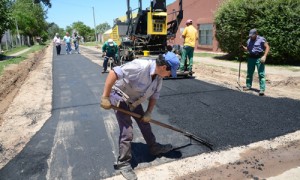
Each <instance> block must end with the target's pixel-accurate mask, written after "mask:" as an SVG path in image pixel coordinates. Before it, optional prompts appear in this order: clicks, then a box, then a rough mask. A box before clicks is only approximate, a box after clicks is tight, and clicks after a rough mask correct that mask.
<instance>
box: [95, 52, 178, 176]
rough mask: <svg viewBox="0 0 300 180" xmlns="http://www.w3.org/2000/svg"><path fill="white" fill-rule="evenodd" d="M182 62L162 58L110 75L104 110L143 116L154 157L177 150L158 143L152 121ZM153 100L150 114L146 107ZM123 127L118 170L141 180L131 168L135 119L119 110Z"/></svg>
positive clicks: (126, 66)
mask: <svg viewBox="0 0 300 180" xmlns="http://www.w3.org/2000/svg"><path fill="white" fill-rule="evenodd" d="M179 63H180V62H179V61H178V59H177V58H173V56H168V55H167V54H166V55H159V57H158V58H157V59H156V60H145V59H143V60H141V59H136V60H133V61H131V62H129V63H126V64H124V65H122V66H116V67H114V68H113V71H110V72H109V74H108V76H107V79H106V82H105V86H104V90H103V94H102V97H101V107H102V108H104V109H110V108H111V107H112V105H113V106H118V107H119V108H122V109H123V110H126V111H131V112H134V113H136V114H141V115H142V116H141V118H140V119H138V118H136V117H134V119H135V121H136V122H137V124H138V126H139V128H140V130H141V132H142V134H143V137H144V139H145V141H146V143H147V145H148V147H149V151H150V153H151V154H152V155H159V154H162V153H167V152H169V151H170V150H172V149H173V147H172V145H171V144H166V145H162V144H159V143H157V142H156V139H155V136H154V134H153V133H152V130H151V126H150V123H149V122H150V121H151V112H152V110H153V108H154V106H155V104H156V101H157V99H158V98H159V94H160V90H161V88H162V81H163V78H164V77H169V76H170V75H172V76H173V77H176V70H177V68H178V67H179ZM147 99H149V102H148V107H147V109H146V111H144V110H143V107H142V105H141V104H142V103H143V102H144V101H146V100H147ZM115 115H116V119H117V121H118V124H119V129H120V136H119V156H118V159H117V162H116V164H115V169H116V170H117V171H120V172H121V174H122V175H123V176H124V177H125V178H126V179H137V177H136V175H135V173H134V171H133V169H132V167H131V165H130V160H131V157H132V155H131V141H132V140H133V131H132V129H133V127H132V120H131V116H130V115H128V114H126V113H123V112H121V111H117V110H115Z"/></svg>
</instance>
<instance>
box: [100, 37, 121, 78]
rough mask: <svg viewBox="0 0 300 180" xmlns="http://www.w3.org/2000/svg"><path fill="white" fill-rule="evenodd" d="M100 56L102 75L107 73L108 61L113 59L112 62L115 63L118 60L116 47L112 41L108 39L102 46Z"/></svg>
mask: <svg viewBox="0 0 300 180" xmlns="http://www.w3.org/2000/svg"><path fill="white" fill-rule="evenodd" d="M102 56H103V57H104V61H103V71H102V73H105V72H107V62H108V59H109V58H110V57H112V58H113V59H114V62H116V60H117V59H118V45H117V44H116V43H115V42H114V41H113V40H112V39H108V40H107V41H106V42H105V43H104V44H103V46H102Z"/></svg>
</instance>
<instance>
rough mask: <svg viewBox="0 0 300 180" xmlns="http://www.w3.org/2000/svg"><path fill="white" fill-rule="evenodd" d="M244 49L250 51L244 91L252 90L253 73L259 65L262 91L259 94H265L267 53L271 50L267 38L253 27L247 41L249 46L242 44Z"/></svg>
mask: <svg viewBox="0 0 300 180" xmlns="http://www.w3.org/2000/svg"><path fill="white" fill-rule="evenodd" d="M242 48H243V49H244V51H248V52H249V56H248V59H247V61H248V63H247V78H246V87H244V88H243V89H244V91H248V90H251V87H252V80H253V73H254V71H255V66H256V67H257V71H258V77H259V85H260V91H259V95H260V96H263V95H265V90H266V78H265V62H266V58H267V55H268V53H269V50H270V46H269V44H268V42H267V41H266V39H265V38H264V37H262V36H259V35H258V34H257V30H256V29H251V30H250V32H249V39H248V41H247V47H245V46H242Z"/></svg>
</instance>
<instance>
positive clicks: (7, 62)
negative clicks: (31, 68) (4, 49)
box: [0, 45, 45, 75]
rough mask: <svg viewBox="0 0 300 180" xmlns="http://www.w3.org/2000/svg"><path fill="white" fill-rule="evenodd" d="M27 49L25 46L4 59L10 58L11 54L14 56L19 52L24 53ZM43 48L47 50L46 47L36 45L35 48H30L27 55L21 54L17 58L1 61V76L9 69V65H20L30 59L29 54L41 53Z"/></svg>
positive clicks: (11, 52)
mask: <svg viewBox="0 0 300 180" xmlns="http://www.w3.org/2000/svg"><path fill="white" fill-rule="evenodd" d="M26 48H28V47H27V46H25V48H23V46H22V47H20V48H19V49H18V50H15V49H14V50H12V51H10V52H8V53H5V54H4V57H5V56H9V54H14V53H17V52H19V51H22V50H24V49H26ZM43 48H45V45H34V46H31V47H30V50H28V51H26V52H25V53H22V54H20V55H19V56H17V57H14V58H11V59H7V60H1V61H0V75H1V74H2V73H3V70H4V68H5V67H7V66H8V65H10V64H19V63H20V62H21V61H23V60H25V59H26V58H27V57H28V54H30V53H33V52H36V51H40V50H42V49H43Z"/></svg>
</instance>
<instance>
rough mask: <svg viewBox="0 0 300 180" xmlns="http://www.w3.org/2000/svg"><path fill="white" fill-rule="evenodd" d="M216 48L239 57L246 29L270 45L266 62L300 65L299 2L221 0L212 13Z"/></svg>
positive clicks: (282, 0)
mask: <svg viewBox="0 0 300 180" xmlns="http://www.w3.org/2000/svg"><path fill="white" fill-rule="evenodd" d="M215 25H216V38H217V40H218V42H219V47H220V48H221V49H222V50H223V51H225V52H228V53H230V54H231V55H233V56H239V53H240V51H241V50H240V45H241V44H243V45H245V43H246V41H247V39H248V33H249V30H250V29H252V28H256V29H257V30H258V34H259V35H261V36H264V37H265V38H266V39H267V41H268V43H269V44H270V47H271V51H270V56H269V60H268V62H271V63H274V64H279V63H280V64H285V63H289V64H299V63H300V41H299V38H298V37H300V0H225V1H224V2H223V3H222V4H221V6H220V7H219V9H218V10H217V12H216V14H215Z"/></svg>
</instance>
